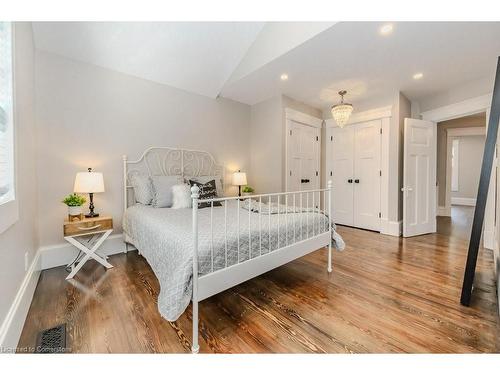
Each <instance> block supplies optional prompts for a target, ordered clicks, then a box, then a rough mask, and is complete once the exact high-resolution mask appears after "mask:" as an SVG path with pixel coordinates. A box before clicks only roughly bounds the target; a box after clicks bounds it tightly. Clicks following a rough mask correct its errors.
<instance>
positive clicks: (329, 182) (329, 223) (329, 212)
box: [327, 180, 333, 272]
mask: <svg viewBox="0 0 500 375" xmlns="http://www.w3.org/2000/svg"><path fill="white" fill-rule="evenodd" d="M327 187H328V231H329V232H330V240H329V242H328V272H332V187H333V183H332V180H328V185H327Z"/></svg>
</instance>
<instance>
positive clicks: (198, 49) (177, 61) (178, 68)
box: [33, 22, 264, 98]
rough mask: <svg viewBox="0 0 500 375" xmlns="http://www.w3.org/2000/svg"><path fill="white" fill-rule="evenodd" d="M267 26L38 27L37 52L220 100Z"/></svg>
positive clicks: (116, 24)
mask: <svg viewBox="0 0 500 375" xmlns="http://www.w3.org/2000/svg"><path fill="white" fill-rule="evenodd" d="M263 26H264V23H262V22H208V23H207V22H35V23H34V24H33V32H34V38H35V45H36V47H37V48H38V49H41V50H44V51H49V52H53V53H56V54H58V55H62V56H65V57H68V58H70V59H73V60H77V61H82V62H86V63H90V64H94V65H98V66H101V67H104V68H109V69H113V70H116V71H118V72H121V73H125V74H130V75H133V76H136V77H140V78H144V79H147V80H151V81H154V82H158V83H162V84H165V85H169V86H173V87H176V88H179V89H183V90H186V91H190V92H194V93H197V94H201V95H206V96H209V97H212V98H215V97H216V96H217V95H218V94H219V92H220V90H221V88H222V86H223V85H224V83H225V82H226V80H227V79H228V78H229V76H230V75H231V74H232V72H233V71H234V70H235V69H236V67H237V66H238V64H239V63H240V61H241V60H242V58H243V56H244V55H245V53H246V52H247V50H248V48H250V46H251V44H252V43H253V42H254V40H255V38H256V37H257V35H258V34H259V32H260V30H261V29H262V27H263Z"/></svg>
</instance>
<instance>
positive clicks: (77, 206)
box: [62, 194, 86, 219]
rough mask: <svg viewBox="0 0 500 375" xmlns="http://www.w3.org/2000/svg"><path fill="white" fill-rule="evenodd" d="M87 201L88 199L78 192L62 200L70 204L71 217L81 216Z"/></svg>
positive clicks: (69, 213) (67, 204)
mask: <svg viewBox="0 0 500 375" xmlns="http://www.w3.org/2000/svg"><path fill="white" fill-rule="evenodd" d="M85 202H86V199H85V198H84V197H82V196H81V195H78V194H70V195H68V196H67V197H66V198H64V199H63V200H62V203H64V204H65V205H66V206H68V215H69V217H70V219H71V217H72V216H81V214H82V205H83V204H84V203H85Z"/></svg>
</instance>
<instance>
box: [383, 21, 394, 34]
mask: <svg viewBox="0 0 500 375" xmlns="http://www.w3.org/2000/svg"><path fill="white" fill-rule="evenodd" d="M392 29H393V26H392V24H391V23H388V24H387V25H384V26H382V27H381V28H380V34H382V35H389V34H390V33H392Z"/></svg>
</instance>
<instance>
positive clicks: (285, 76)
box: [280, 73, 288, 81]
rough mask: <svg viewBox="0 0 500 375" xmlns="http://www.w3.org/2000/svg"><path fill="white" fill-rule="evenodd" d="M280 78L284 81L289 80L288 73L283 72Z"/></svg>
mask: <svg viewBox="0 0 500 375" xmlns="http://www.w3.org/2000/svg"><path fill="white" fill-rule="evenodd" d="M280 78H281V80H282V81H288V74H286V73H283V74H282V75H281V77H280Z"/></svg>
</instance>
